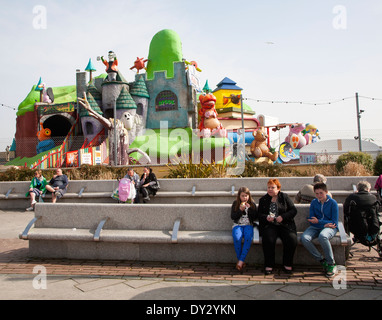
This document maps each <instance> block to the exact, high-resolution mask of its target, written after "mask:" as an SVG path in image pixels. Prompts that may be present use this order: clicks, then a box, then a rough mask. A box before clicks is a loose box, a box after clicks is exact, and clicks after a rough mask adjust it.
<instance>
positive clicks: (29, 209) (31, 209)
mask: <svg viewBox="0 0 382 320" xmlns="http://www.w3.org/2000/svg"><path fill="white" fill-rule="evenodd" d="M25 210H26V211H33V207H29V208H26V209H25Z"/></svg>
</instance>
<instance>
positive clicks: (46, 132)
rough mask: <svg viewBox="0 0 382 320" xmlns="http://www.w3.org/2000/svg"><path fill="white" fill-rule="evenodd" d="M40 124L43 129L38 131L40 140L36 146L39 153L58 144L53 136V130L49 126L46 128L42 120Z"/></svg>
mask: <svg viewBox="0 0 382 320" xmlns="http://www.w3.org/2000/svg"><path fill="white" fill-rule="evenodd" d="M40 126H41V130H40V131H38V132H37V138H38V140H39V141H40V142H39V143H38V144H37V147H36V152H37V154H39V153H41V152H44V151H47V150H50V149H52V148H54V147H55V146H56V145H55V143H54V141H53V139H52V138H51V135H52V131H51V130H50V129H49V128H44V126H43V123H42V122H40Z"/></svg>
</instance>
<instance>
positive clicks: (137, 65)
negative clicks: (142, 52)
mask: <svg viewBox="0 0 382 320" xmlns="http://www.w3.org/2000/svg"><path fill="white" fill-rule="evenodd" d="M147 61H149V60H148V59H144V58H139V57H137V60H135V62H134V65H133V66H132V67H131V68H130V70H133V69H137V74H138V73H139V70H142V69H144V70H146V67H145V63H146V62H147Z"/></svg>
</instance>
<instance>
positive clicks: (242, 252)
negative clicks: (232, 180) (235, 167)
mask: <svg viewBox="0 0 382 320" xmlns="http://www.w3.org/2000/svg"><path fill="white" fill-rule="evenodd" d="M231 219H232V220H233V226H232V237H233V243H234V247H235V251H236V256H237V259H238V262H237V264H236V269H237V270H239V271H240V272H241V271H243V269H244V268H245V263H244V261H245V258H246V257H247V254H248V251H249V249H250V247H251V244H252V240H253V225H254V221H255V220H256V219H257V208H256V204H255V203H254V202H253V200H252V197H251V193H250V191H249V189H248V188H247V187H241V188H240V189H239V191H238V193H237V197H236V200H235V201H234V202H233V204H232V207H231ZM243 239H244V244H242V242H243Z"/></svg>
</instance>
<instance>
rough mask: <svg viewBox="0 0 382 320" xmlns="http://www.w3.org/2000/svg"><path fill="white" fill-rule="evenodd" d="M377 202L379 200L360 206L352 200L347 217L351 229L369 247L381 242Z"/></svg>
mask: <svg viewBox="0 0 382 320" xmlns="http://www.w3.org/2000/svg"><path fill="white" fill-rule="evenodd" d="M377 204H378V202H375V204H373V205H371V206H370V205H368V206H360V205H358V204H357V203H356V202H355V201H354V200H351V201H350V206H349V213H348V217H347V218H348V221H347V222H348V228H349V231H350V232H351V233H353V234H354V237H355V238H356V239H357V240H358V241H359V242H360V243H362V244H363V245H365V246H369V247H370V246H374V245H376V244H377V243H378V242H379V235H380V222H379V217H378V210H377V208H378V205H377Z"/></svg>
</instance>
